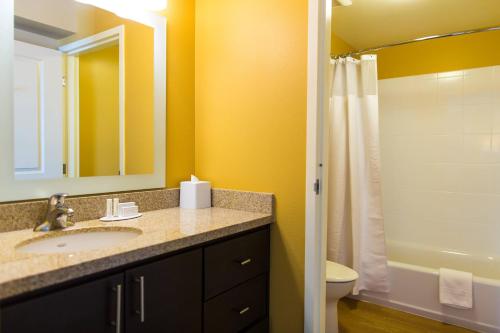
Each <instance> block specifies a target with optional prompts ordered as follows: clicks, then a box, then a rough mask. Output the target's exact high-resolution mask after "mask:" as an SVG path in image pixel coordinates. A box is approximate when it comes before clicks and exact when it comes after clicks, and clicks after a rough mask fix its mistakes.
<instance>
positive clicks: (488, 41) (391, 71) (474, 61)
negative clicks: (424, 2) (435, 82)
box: [376, 31, 500, 79]
mask: <svg viewBox="0 0 500 333" xmlns="http://www.w3.org/2000/svg"><path fill="white" fill-rule="evenodd" d="M376 53H377V54H378V73H379V78H380V79H386V78H391V77H400V76H408V75H418V74H428V73H437V72H447V71H454V70H459V69H467V68H475V67H485V66H494V65H499V64H500V31H490V32H482V33H477V34H471V35H465V36H457V37H448V38H442V39H435V40H430V41H425V42H419V43H412V44H407V45H402V46H396V47H391V48H389V49H385V50H380V51H378V52H376Z"/></svg>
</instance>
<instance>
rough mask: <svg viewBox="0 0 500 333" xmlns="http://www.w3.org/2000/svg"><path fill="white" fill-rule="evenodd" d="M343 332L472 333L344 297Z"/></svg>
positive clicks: (340, 322)
mask: <svg viewBox="0 0 500 333" xmlns="http://www.w3.org/2000/svg"><path fill="white" fill-rule="evenodd" d="M339 325H340V333H471V332H474V331H471V330H468V329H465V328H461V327H457V326H453V325H449V324H444V323H441V322H438V321H434V320H431V319H427V318H423V317H419V316H415V315H412V314H408V313H405V312H401V311H397V310H393V309H389V308H385V307H381V306H378V305H375V304H370V303H366V302H359V301H355V300H352V299H349V298H344V299H342V300H341V301H340V302H339Z"/></svg>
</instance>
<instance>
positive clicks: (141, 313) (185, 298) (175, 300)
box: [125, 249, 203, 333]
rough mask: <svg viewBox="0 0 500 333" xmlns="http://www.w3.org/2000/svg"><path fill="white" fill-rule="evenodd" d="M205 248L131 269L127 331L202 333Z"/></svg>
mask: <svg viewBox="0 0 500 333" xmlns="http://www.w3.org/2000/svg"><path fill="white" fill-rule="evenodd" d="M202 263H203V262H202V250H201V249H198V250H194V251H190V252H186V253H182V254H178V255H176V256H172V257H169V258H166V259H163V260H160V261H157V262H154V263H151V264H147V265H143V266H139V267H137V268H134V269H130V270H127V271H126V273H125V276H126V288H125V289H126V290H127V297H126V304H125V318H126V324H125V325H126V330H125V331H126V332H127V333H142V332H148V333H163V332H185V333H197V332H201V324H202V309H201V303H200V299H201V297H202Z"/></svg>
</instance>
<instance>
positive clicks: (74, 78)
mask: <svg viewBox="0 0 500 333" xmlns="http://www.w3.org/2000/svg"><path fill="white" fill-rule="evenodd" d="M112 45H118V54H119V55H118V58H119V59H118V105H119V107H118V109H119V110H118V115H119V120H118V123H119V136H120V138H119V150H120V152H119V156H120V157H119V159H120V162H119V165H120V169H119V175H120V176H124V175H126V170H125V27H124V26H123V25H120V26H117V27H115V28H112V29H109V30H106V31H103V32H100V33H98V34H95V35H93V36H89V37H86V38H83V39H80V40H77V41H74V42H72V43H69V44H66V45H63V46H61V47H59V50H60V51H62V52H64V53H65V54H66V56H67V58H66V66H67V71H66V73H67V77H66V94H67V112H68V113H67V117H68V119H67V128H68V165H67V176H68V177H77V178H78V177H80V140H79V137H80V121H79V119H80V107H79V100H80V98H79V91H80V89H79V84H78V82H79V81H80V78H79V55H80V54H82V53H84V52H89V51H91V50H96V49H100V48H103V47H107V46H112Z"/></svg>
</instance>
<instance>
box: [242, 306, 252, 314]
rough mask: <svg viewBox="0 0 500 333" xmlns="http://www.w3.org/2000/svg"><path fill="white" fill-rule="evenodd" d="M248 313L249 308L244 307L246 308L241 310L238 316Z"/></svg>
mask: <svg viewBox="0 0 500 333" xmlns="http://www.w3.org/2000/svg"><path fill="white" fill-rule="evenodd" d="M248 311H250V307H249V306H247V307H246V308H244V309H241V310H240V315H242V314H245V313H247V312H248Z"/></svg>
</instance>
